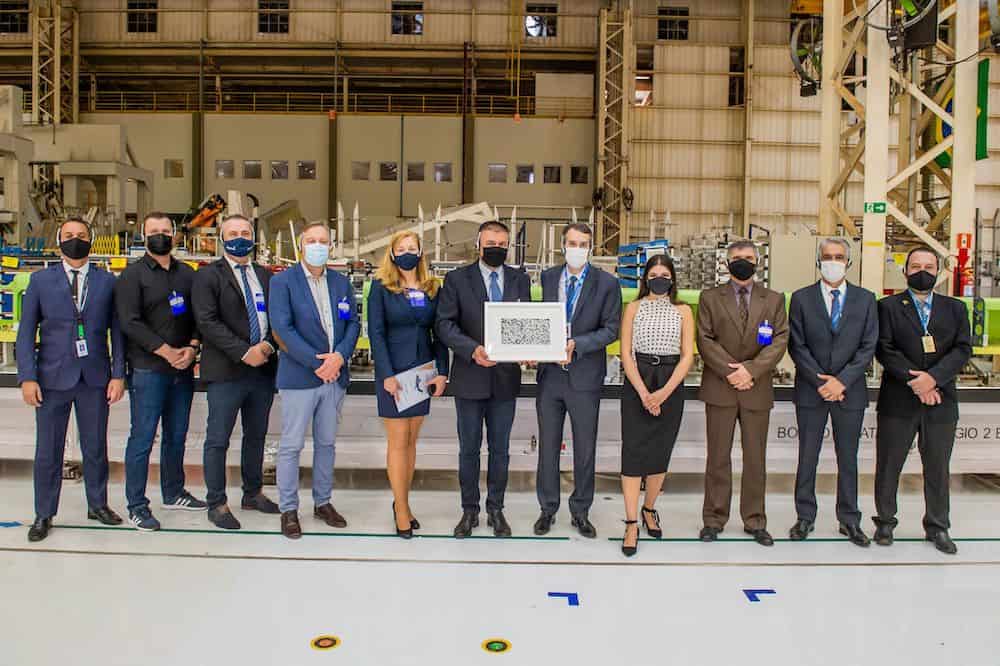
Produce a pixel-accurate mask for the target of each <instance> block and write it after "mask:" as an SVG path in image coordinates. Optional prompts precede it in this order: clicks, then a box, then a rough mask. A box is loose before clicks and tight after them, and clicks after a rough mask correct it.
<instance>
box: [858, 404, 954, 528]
mask: <svg viewBox="0 0 1000 666" xmlns="http://www.w3.org/2000/svg"><path fill="white" fill-rule="evenodd" d="M926 416H927V408H925V407H921V408H920V409H919V410H917V411H915V412H914V413H913V414H912V415H909V416H906V417H895V416H893V417H888V416H883V415H882V414H879V415H878V434H877V436H876V440H875V442H876V443H875V447H876V451H875V455H876V462H875V508H876V509H877V511H878V517H877V518H876V519H875V522H876V524H880V525H890V526H892V527H895V526H896V525H897V524H898V522H899V521H897V520H896V511H897V506H896V494H897V493H898V491H899V476H900V474H902V472H903V464H904V463H905V462H906V455H907V454H908V453H909V452H910V445H911V444H912V443H913V438H914V437H915V436H918V435H919V439H918V440H917V448H918V449H919V450H920V462H921V463H922V464H923V468H924V502H925V503H926V513H925V514H924V530H926V531H927V532H929V533H934V532H938V531H940V530H947V529H949V528H950V527H951V522H950V521H949V519H948V513H949V511H950V495H949V492H948V478H949V465H950V464H951V451H952V449H953V448H954V446H955V426H956V425H958V424H957V422H945V423H933V422H929V421H928V420H927V418H926Z"/></svg>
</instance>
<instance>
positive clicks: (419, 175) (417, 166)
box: [406, 162, 424, 182]
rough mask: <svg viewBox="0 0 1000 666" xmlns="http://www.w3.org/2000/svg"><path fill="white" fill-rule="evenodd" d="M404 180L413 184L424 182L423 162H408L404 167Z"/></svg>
mask: <svg viewBox="0 0 1000 666" xmlns="http://www.w3.org/2000/svg"><path fill="white" fill-rule="evenodd" d="M406 180H409V181H413V182H423V180H424V163H423V162H410V163H409V164H407V165H406Z"/></svg>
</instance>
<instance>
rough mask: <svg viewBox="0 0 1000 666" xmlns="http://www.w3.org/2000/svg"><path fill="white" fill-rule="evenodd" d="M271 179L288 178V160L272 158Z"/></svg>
mask: <svg viewBox="0 0 1000 666" xmlns="http://www.w3.org/2000/svg"><path fill="white" fill-rule="evenodd" d="M271 180H288V160H271Z"/></svg>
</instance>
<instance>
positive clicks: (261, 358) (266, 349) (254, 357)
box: [243, 340, 274, 368]
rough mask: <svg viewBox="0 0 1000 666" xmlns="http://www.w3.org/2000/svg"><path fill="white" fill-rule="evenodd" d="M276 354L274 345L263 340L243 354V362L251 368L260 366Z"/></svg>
mask: <svg viewBox="0 0 1000 666" xmlns="http://www.w3.org/2000/svg"><path fill="white" fill-rule="evenodd" d="M273 354H274V347H272V346H271V345H270V344H268V343H267V342H264V341H263V340H262V341H260V342H258V343H257V344H255V345H254V346H252V347H250V349H249V350H247V353H246V354H245V355H244V356H243V362H244V363H246V364H247V365H249V366H250V367H251V368H259V367H260V366H262V365H264V364H265V363H267V361H268V359H269V358H271V356H272V355H273Z"/></svg>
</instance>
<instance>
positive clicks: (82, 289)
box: [62, 260, 90, 311]
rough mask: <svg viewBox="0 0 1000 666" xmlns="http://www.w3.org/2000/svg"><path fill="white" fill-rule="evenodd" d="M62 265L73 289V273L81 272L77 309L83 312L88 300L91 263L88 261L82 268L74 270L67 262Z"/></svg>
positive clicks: (77, 293) (77, 291)
mask: <svg viewBox="0 0 1000 666" xmlns="http://www.w3.org/2000/svg"><path fill="white" fill-rule="evenodd" d="M62 265H63V270H64V271H66V279H67V280H69V283H70V286H71V287H72V284H73V271H80V276H79V277H78V278H77V281H76V303H77V307H78V308H79V309H80V310H81V311H82V310H83V306H84V304H85V302H86V298H87V289H86V286H87V272H88V271H89V270H90V262H89V261H88V262H87V263H85V264H84V265H83V266H81V267H80V268H73V267H72V266H70V265H69V264H68V263H66V261H65V260H63V262H62Z"/></svg>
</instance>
